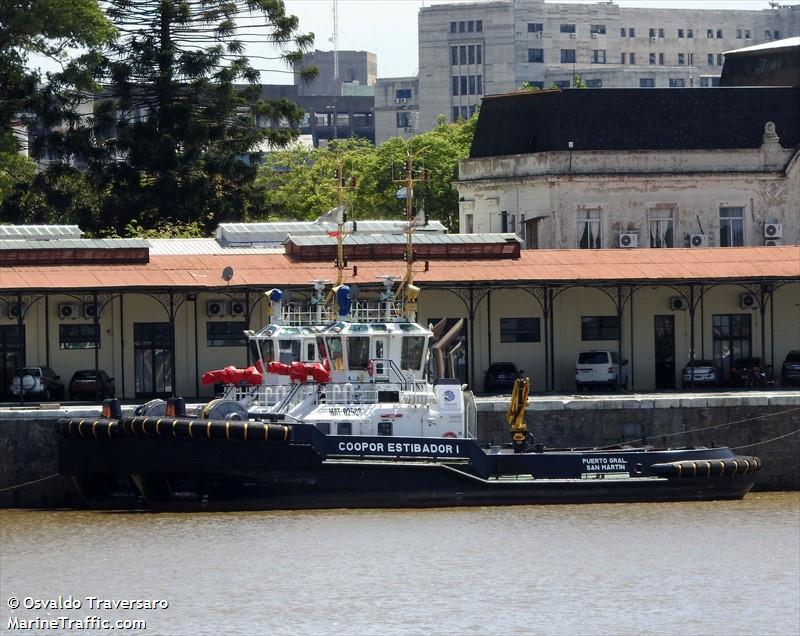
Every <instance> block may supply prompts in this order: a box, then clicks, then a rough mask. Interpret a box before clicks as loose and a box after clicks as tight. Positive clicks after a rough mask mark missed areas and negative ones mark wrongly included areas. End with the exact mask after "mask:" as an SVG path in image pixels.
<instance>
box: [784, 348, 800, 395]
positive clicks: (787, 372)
mask: <svg viewBox="0 0 800 636" xmlns="http://www.w3.org/2000/svg"><path fill="white" fill-rule="evenodd" d="M781 384H782V385H783V386H790V385H792V384H798V385H800V349H797V350H795V351H790V352H789V353H787V354H786V359H785V360H784V361H783V365H782V366H781Z"/></svg>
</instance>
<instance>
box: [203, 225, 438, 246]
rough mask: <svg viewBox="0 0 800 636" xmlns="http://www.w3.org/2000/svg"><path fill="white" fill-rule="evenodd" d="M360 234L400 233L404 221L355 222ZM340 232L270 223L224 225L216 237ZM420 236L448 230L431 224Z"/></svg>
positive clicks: (275, 239) (270, 239)
mask: <svg viewBox="0 0 800 636" xmlns="http://www.w3.org/2000/svg"><path fill="white" fill-rule="evenodd" d="M355 224H356V233H359V234H384V233H389V234H397V233H402V232H403V231H404V229H405V226H406V222H405V221H403V220H397V221H393V220H383V221H358V220H357V221H355ZM333 229H336V225H335V224H334V223H325V222H323V223H317V222H316V221H275V222H269V223H220V224H219V226H218V227H217V230H216V232H215V236H216V237H217V239H218V240H220V241H221V242H223V243H228V244H237V243H250V244H257V243H262V244H264V243H283V242H284V241H286V240H287V239H288V238H289V236H304V235H311V236H319V235H326V234H327V232H329V231H330V230H333ZM344 230H345V232H353V221H348V222H347V223H345V224H344ZM415 231H416V232H420V233H428V234H429V233H439V232H440V233H444V232H446V231H447V228H445V226H444V225H443V224H442V223H441V222H440V221H430V222H429V223H428V224H427V225H424V226H420V227H418V228H416V229H415Z"/></svg>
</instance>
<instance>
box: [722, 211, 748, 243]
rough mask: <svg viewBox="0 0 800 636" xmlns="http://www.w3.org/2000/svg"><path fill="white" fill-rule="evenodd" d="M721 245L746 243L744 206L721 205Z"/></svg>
mask: <svg viewBox="0 0 800 636" xmlns="http://www.w3.org/2000/svg"><path fill="white" fill-rule="evenodd" d="M719 245H720V247H742V246H743V245H744V208H743V207H721V208H720V209H719Z"/></svg>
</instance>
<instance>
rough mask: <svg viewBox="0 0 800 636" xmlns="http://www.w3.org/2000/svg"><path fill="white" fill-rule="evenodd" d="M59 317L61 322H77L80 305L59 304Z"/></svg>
mask: <svg viewBox="0 0 800 636" xmlns="http://www.w3.org/2000/svg"><path fill="white" fill-rule="evenodd" d="M58 317H59V318H61V320H75V319H76V318H78V303H59V304H58Z"/></svg>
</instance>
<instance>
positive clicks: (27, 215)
mask: <svg viewBox="0 0 800 636" xmlns="http://www.w3.org/2000/svg"><path fill="white" fill-rule="evenodd" d="M103 199H104V196H103V193H101V192H98V191H97V189H96V188H95V187H94V184H92V183H91V182H90V180H89V177H88V175H87V174H86V173H85V172H81V171H80V170H77V169H75V168H70V167H68V166H56V167H53V168H51V169H49V170H45V171H43V172H39V173H37V174H36V176H35V177H33V178H32V179H31V180H30V181H29V182H28V183H25V184H24V185H23V184H18V186H17V188H16V189H15V190H14V192H13V194H12V195H11V196H9V197H8V198H7V199H6V201H5V202H4V205H3V219H4V220H5V221H8V222H12V223H19V224H26V223H33V224H70V225H72V224H76V225H79V226H80V227H81V228H82V229H84V228H88V230H86V234H87V235H88V236H93V235H96V234H97V232H96V230H92V229H91V228H98V227H100V226H101V225H102V202H103Z"/></svg>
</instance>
